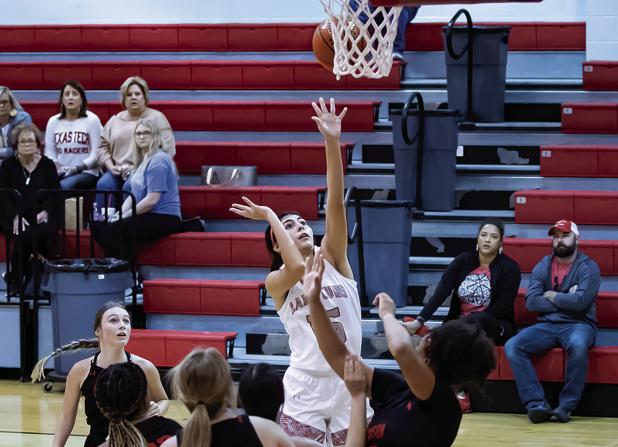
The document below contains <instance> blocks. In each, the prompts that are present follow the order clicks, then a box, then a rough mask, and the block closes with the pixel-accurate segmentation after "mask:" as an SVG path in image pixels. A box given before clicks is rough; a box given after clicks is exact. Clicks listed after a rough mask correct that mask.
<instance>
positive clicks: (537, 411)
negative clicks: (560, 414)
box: [528, 405, 552, 424]
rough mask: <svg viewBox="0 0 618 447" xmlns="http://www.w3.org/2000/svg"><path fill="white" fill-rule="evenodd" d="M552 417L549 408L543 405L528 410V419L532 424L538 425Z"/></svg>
mask: <svg viewBox="0 0 618 447" xmlns="http://www.w3.org/2000/svg"><path fill="white" fill-rule="evenodd" d="M551 416H552V411H551V408H548V407H547V406H545V405H537V406H534V407H530V408H528V419H530V422H532V423H533V424H540V423H541V422H547V421H549V419H550V418H551Z"/></svg>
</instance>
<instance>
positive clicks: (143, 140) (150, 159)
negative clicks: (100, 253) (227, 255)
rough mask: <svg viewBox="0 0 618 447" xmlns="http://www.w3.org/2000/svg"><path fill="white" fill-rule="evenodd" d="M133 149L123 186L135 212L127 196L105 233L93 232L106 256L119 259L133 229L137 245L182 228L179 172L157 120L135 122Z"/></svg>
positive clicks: (125, 248)
mask: <svg viewBox="0 0 618 447" xmlns="http://www.w3.org/2000/svg"><path fill="white" fill-rule="evenodd" d="M132 152H133V160H132V161H133V166H134V167H135V171H134V172H133V174H132V175H131V177H129V179H128V180H127V182H126V184H125V188H124V189H125V190H126V191H128V192H131V193H132V194H133V195H134V196H135V202H136V207H135V215H133V206H132V205H133V203H132V199H131V197H127V198H126V199H125V201H124V203H123V204H122V209H121V210H120V211H119V212H118V213H117V214H116V215H115V216H113V217H112V220H114V222H112V223H111V224H110V225H108V226H106V227H107V229H106V230H105V232H101V231H96V232H95V237H96V238H97V241H98V242H99V244H100V245H101V246H102V247H104V248H105V253H106V255H107V256H113V257H115V258H122V259H127V258H128V255H129V252H128V247H130V246H131V242H132V240H131V239H132V229H133V228H134V229H135V242H136V243H137V244H141V243H145V242H150V241H153V240H156V239H159V238H161V237H163V236H166V235H168V234H172V233H177V232H179V231H180V230H181V220H180V194H179V191H178V174H177V172H176V166H175V165H174V162H173V161H172V159H171V158H170V156H169V155H168V154H167V153H166V152H165V151H164V149H163V141H162V138H161V132H160V131H159V127H158V126H157V124H156V123H154V122H152V121H150V120H145V119H142V120H139V121H138V122H137V126H136V128H135V133H134V139H133V149H132ZM103 228H105V226H104V227H103Z"/></svg>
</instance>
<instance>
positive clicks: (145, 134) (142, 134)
mask: <svg viewBox="0 0 618 447" xmlns="http://www.w3.org/2000/svg"><path fill="white" fill-rule="evenodd" d="M151 135H152V132H151V131H149V130H144V131H143V132H135V136H136V137H138V138H144V137H149V136H151Z"/></svg>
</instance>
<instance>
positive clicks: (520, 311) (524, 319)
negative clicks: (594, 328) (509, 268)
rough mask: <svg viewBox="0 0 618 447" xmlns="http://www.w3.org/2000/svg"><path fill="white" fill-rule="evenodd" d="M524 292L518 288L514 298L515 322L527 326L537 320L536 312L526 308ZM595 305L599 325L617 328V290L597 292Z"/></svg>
mask: <svg viewBox="0 0 618 447" xmlns="http://www.w3.org/2000/svg"><path fill="white" fill-rule="evenodd" d="M525 294H526V291H525V290H524V289H520V290H519V292H518V294H517V298H515V323H516V324H517V325H519V326H528V325H530V324H533V323H535V322H536V321H537V314H536V313H534V312H529V311H528V309H527V308H526V303H525V300H524V297H525ZM596 307H597V325H598V326H599V327H601V328H618V292H599V294H598V295H597V301H596Z"/></svg>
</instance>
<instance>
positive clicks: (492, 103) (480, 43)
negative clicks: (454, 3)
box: [442, 10, 511, 123]
mask: <svg viewBox="0 0 618 447" xmlns="http://www.w3.org/2000/svg"><path fill="white" fill-rule="evenodd" d="M462 11H465V12H462ZM461 14H464V15H466V17H467V18H468V26H454V23H455V20H457V17H459V15H461ZM510 30H511V28H510V27H508V26H473V25H472V19H471V18H470V15H469V13H468V12H467V11H466V10H460V11H459V12H458V13H457V14H456V15H455V16H454V17H453V19H451V22H450V23H449V25H448V26H445V27H444V28H442V33H443V38H444V55H445V59H446V79H447V89H448V104H449V108H451V109H458V110H459V111H460V112H461V113H462V114H463V115H464V117H465V119H466V120H467V121H474V122H481V123H499V122H503V121H504V97H505V90H506V64H507V56H508V45H509V33H510ZM470 56H471V57H470ZM470 62H471V63H472V65H471V67H470ZM469 68H470V69H469ZM469 76H471V77H472V79H471V80H469ZM470 89H471V92H469V90H470ZM468 94H470V95H471V97H470V99H468ZM469 100H470V101H471V103H469V102H468V101H469ZM470 107H471V109H470Z"/></svg>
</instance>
